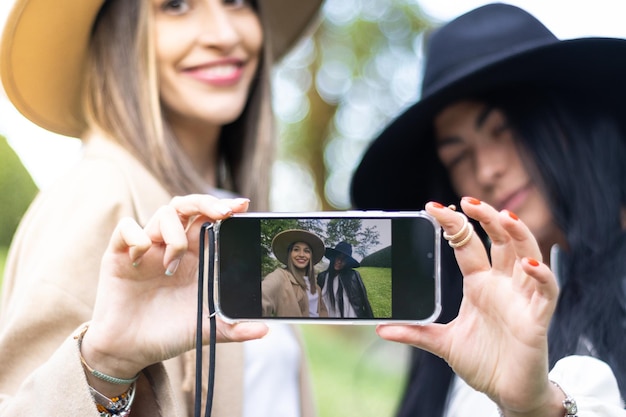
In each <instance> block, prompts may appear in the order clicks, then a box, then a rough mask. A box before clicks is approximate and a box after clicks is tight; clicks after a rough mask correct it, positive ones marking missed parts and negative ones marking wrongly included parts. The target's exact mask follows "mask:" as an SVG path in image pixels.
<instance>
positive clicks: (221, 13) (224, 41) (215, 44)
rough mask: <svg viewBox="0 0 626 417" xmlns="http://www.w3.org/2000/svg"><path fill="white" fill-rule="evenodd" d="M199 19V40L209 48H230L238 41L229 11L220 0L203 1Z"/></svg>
mask: <svg viewBox="0 0 626 417" xmlns="http://www.w3.org/2000/svg"><path fill="white" fill-rule="evenodd" d="M204 4H205V7H203V13H202V17H201V18H200V19H199V22H198V24H199V33H200V35H199V37H198V39H199V42H200V43H201V44H202V45H204V46H207V47H210V48H217V49H224V50H228V49H231V48H232V47H233V46H234V45H236V44H237V43H238V42H239V41H240V36H239V32H238V31H237V28H236V26H235V25H234V24H233V20H232V17H231V15H230V13H229V11H228V10H227V9H226V8H225V6H224V4H223V3H222V2H221V1H213V0H209V1H205V2H204Z"/></svg>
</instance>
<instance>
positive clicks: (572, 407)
mask: <svg viewBox="0 0 626 417" xmlns="http://www.w3.org/2000/svg"><path fill="white" fill-rule="evenodd" d="M550 383H551V384H552V385H554V386H555V387H557V388H558V389H559V390H561V392H562V393H563V395H565V399H564V400H563V403H562V404H563V409H564V410H565V414H564V415H563V417H578V414H577V413H578V406H577V405H576V400H575V399H573V398H572V397H570V396H569V394H568V393H566V392H565V391H564V390H563V388H561V386H560V385H559V384H557V383H556V382H554V381H553V380H550ZM498 414H499V415H500V417H504V413H503V412H502V410H501V409H500V407H498Z"/></svg>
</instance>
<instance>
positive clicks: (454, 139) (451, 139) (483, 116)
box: [437, 105, 495, 149]
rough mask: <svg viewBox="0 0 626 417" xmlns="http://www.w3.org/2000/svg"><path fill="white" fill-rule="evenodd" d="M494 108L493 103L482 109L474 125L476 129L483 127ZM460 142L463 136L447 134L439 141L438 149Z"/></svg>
mask: <svg viewBox="0 0 626 417" xmlns="http://www.w3.org/2000/svg"><path fill="white" fill-rule="evenodd" d="M494 110H495V106H492V105H487V106H485V108H484V109H482V110H481V112H480V113H479V114H478V117H476V120H475V121H474V127H475V129H476V130H478V129H480V128H482V127H483V125H484V124H485V122H486V121H487V118H488V117H489V115H490V114H491V113H493V111H494ZM459 142H461V138H459V137H458V136H447V137H445V138H442V139H441V140H438V141H437V149H439V148H442V147H444V146H446V145H451V144H455V143H459Z"/></svg>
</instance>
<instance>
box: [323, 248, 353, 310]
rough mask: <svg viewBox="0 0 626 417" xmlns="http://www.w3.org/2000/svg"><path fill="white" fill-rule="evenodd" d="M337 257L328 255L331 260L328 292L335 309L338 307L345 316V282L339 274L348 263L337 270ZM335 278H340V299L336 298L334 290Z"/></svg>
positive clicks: (327, 283)
mask: <svg viewBox="0 0 626 417" xmlns="http://www.w3.org/2000/svg"><path fill="white" fill-rule="evenodd" d="M335 259H337V255H329V256H328V260H329V264H328V268H327V269H326V272H327V273H328V274H327V276H328V278H327V280H326V284H325V285H326V293H327V294H328V301H329V302H330V305H331V306H332V308H333V309H338V310H339V312H340V313H341V316H342V317H343V303H344V300H343V297H341V295H342V294H343V284H342V283H341V280H340V279H339V275H340V274H341V273H342V272H343V271H345V270H346V269H348V268H347V264H346V265H344V267H343V268H342V269H341V270H340V271H337V270H335ZM335 279H338V282H337V283H338V284H339V287H338V294H340V297H341V298H340V299H339V300H335V291H333V289H334V281H335ZM337 303H338V304H339V307H336V304H337Z"/></svg>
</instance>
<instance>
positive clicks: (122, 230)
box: [109, 217, 152, 264]
mask: <svg viewBox="0 0 626 417" xmlns="http://www.w3.org/2000/svg"><path fill="white" fill-rule="evenodd" d="M151 246H152V241H151V240H150V237H149V236H148V235H147V234H146V232H145V231H144V230H143V229H142V228H141V226H139V224H137V222H136V221H135V220H134V219H132V218H130V217H124V218H122V219H120V221H119V223H118V224H117V226H116V227H115V230H114V231H113V234H112V235H111V240H110V241H109V250H110V251H111V252H113V253H122V252H128V255H129V257H130V260H131V262H133V264H137V263H138V262H139V260H140V258H141V256H143V254H145V253H146V252H147V251H148V249H150V247H151Z"/></svg>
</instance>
